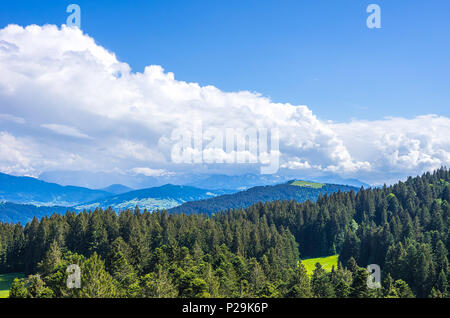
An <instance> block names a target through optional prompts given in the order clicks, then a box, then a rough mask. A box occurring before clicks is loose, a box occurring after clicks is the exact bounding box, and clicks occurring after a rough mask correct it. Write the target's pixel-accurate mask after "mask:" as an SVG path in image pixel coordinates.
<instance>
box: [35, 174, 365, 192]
mask: <svg viewBox="0 0 450 318" xmlns="http://www.w3.org/2000/svg"><path fill="white" fill-rule="evenodd" d="M39 179H40V180H43V181H46V182H53V183H57V184H62V185H76V186H79V187H85V188H90V189H102V190H105V191H107V192H111V190H110V189H108V187H109V186H110V185H111V184H120V185H124V186H126V187H128V188H132V189H136V190H137V189H145V188H152V187H160V186H162V185H165V184H178V185H188V186H192V187H196V188H201V189H210V190H217V189H231V190H238V191H240V190H245V189H249V188H251V187H255V186H263V185H275V184H280V183H284V182H287V181H289V180H293V179H305V180H310V181H315V182H322V183H334V184H343V185H350V186H355V187H361V186H364V187H365V188H368V187H369V185H368V184H367V183H364V182H362V181H360V180H356V179H346V178H342V177H340V176H338V175H335V174H329V175H327V176H316V177H307V176H291V175H262V174H254V173H246V174H240V175H224V174H214V173H202V174H200V173H193V172H180V173H176V174H163V175H160V176H147V175H143V174H136V175H126V174H121V173H115V172H109V173H107V172H88V171H47V172H44V173H42V174H41V175H40V176H39ZM114 194H119V193H114Z"/></svg>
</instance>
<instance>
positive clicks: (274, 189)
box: [169, 181, 359, 214]
mask: <svg viewBox="0 0 450 318" xmlns="http://www.w3.org/2000/svg"><path fill="white" fill-rule="evenodd" d="M352 190H353V191H358V190H359V189H358V188H355V187H352V186H346V185H337V184H322V183H314V182H307V181H290V182H288V183H284V184H278V185H274V186H258V187H253V188H250V189H248V190H245V191H241V192H237V193H233V194H225V195H221V196H217V197H214V198H210V199H206V200H199V201H190V202H186V203H184V204H182V205H180V206H177V207H174V208H172V209H170V210H169V212H171V213H185V214H193V213H207V214H212V213H216V212H218V211H222V210H226V209H239V208H246V207H248V206H250V205H252V204H255V203H257V202H269V201H276V200H294V201H296V202H305V201H306V200H310V201H316V200H317V198H318V197H319V196H321V195H324V194H331V193H334V192H338V191H341V192H347V191H352Z"/></svg>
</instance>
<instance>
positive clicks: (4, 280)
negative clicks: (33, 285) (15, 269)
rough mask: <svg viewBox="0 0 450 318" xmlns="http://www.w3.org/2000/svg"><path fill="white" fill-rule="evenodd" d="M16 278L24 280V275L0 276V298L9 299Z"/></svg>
mask: <svg viewBox="0 0 450 318" xmlns="http://www.w3.org/2000/svg"><path fill="white" fill-rule="evenodd" d="M16 277H19V278H22V277H24V275H23V274H22V273H11V274H0V298H8V297H9V289H10V288H11V284H12V282H13V280H14V278H16Z"/></svg>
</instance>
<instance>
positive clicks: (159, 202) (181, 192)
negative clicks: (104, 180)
mask: <svg viewBox="0 0 450 318" xmlns="http://www.w3.org/2000/svg"><path fill="white" fill-rule="evenodd" d="M232 192H234V191H232V190H229V191H227V190H205V189H199V188H195V187H190V186H179V185H172V184H166V185H164V186H161V187H154V188H148V189H142V190H135V191H130V192H126V193H122V194H119V195H115V196H110V197H106V198H104V199H100V200H95V201H92V202H88V203H85V204H81V205H77V206H75V208H76V209H78V210H79V209H86V210H89V209H91V210H92V209H95V208H104V209H105V208H108V207H112V208H113V209H114V210H117V211H119V210H125V209H133V208H134V207H136V206H138V207H139V208H141V209H147V210H150V211H153V210H156V209H170V208H173V207H176V206H178V205H180V204H183V203H185V202H188V201H196V200H202V199H209V198H212V197H215V196H218V195H221V194H225V193H232Z"/></svg>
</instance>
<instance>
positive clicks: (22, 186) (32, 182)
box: [0, 173, 112, 206]
mask: <svg viewBox="0 0 450 318" xmlns="http://www.w3.org/2000/svg"><path fill="white" fill-rule="evenodd" d="M111 195H112V193H109V192H106V191H102V190H92V189H88V188H82V187H74V186H61V185H59V184H56V183H48V182H44V181H41V180H38V179H35V178H30V177H15V176H10V175H7V174H4V173H0V201H8V202H14V203H27V204H34V205H46V206H52V205H60V206H73V205H77V204H80V203H83V202H88V201H93V200H98V199H101V198H106V197H107V196H111Z"/></svg>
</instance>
